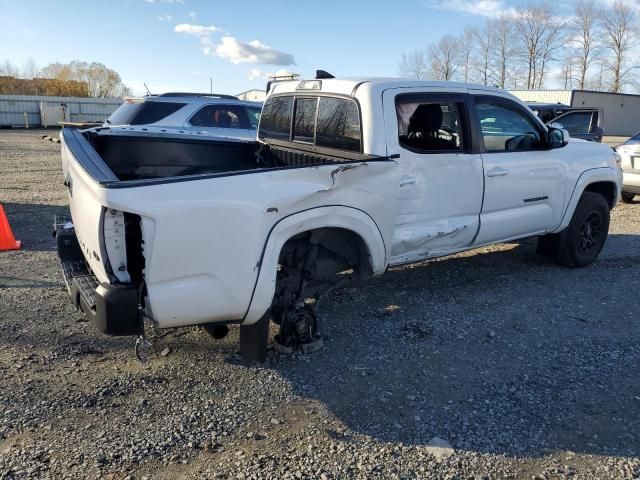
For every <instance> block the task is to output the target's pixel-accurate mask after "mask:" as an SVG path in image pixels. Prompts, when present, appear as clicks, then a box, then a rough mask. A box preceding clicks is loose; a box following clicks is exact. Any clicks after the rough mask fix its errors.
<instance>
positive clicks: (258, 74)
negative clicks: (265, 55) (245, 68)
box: [249, 68, 266, 80]
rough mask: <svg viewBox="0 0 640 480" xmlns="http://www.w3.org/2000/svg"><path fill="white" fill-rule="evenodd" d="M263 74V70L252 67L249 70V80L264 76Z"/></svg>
mask: <svg viewBox="0 0 640 480" xmlns="http://www.w3.org/2000/svg"><path fill="white" fill-rule="evenodd" d="M265 76H266V74H265V73H264V72H263V71H261V70H258V69H257V68H252V69H251V70H249V80H256V79H258V78H264V77H265Z"/></svg>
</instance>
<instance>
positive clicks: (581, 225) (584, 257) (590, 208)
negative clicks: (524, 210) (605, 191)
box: [555, 192, 609, 268]
mask: <svg viewBox="0 0 640 480" xmlns="http://www.w3.org/2000/svg"><path fill="white" fill-rule="evenodd" d="M608 233H609V205H608V203H607V201H606V200H605V199H604V197H603V196H602V195H600V194H598V193H593V192H584V193H583V194H582V197H580V201H579V202H578V205H577V206H576V209H575V211H574V212H573V217H572V218H571V222H570V223H569V226H568V227H567V228H566V229H564V230H563V231H562V232H560V233H559V234H558V235H557V241H558V248H557V250H556V255H555V257H556V261H557V262H558V263H559V264H561V265H564V266H566V267H572V268H580V267H586V266H587V265H589V264H591V263H593V261H594V260H595V259H596V258H597V257H598V255H599V254H600V252H601V251H602V248H603V247H604V243H605V241H606V240H607V235H608Z"/></svg>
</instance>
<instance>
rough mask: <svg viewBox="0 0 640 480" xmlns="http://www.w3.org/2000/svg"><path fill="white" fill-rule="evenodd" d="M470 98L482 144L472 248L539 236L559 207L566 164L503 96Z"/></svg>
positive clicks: (529, 117) (533, 122)
mask: <svg viewBox="0 0 640 480" xmlns="http://www.w3.org/2000/svg"><path fill="white" fill-rule="evenodd" d="M476 93H477V94H476V95H474V104H475V108H476V112H477V113H476V115H477V119H476V120H475V121H476V122H477V124H476V128H477V129H478V130H479V131H480V137H481V139H482V141H483V144H484V145H483V152H482V160H483V163H484V180H485V193H484V202H483V207H482V213H481V215H480V223H481V227H480V233H479V234H478V237H477V238H476V240H475V242H474V243H475V244H476V245H481V244H486V243H493V242H498V241H503V240H508V239H512V238H519V237H525V236H528V235H535V234H540V233H543V232H545V231H547V230H549V229H551V228H552V227H553V226H555V225H557V224H558V222H559V221H560V219H561V216H562V212H563V206H564V179H565V178H566V161H563V160H562V158H561V157H560V155H561V154H560V153H559V149H555V150H554V149H548V148H547V147H546V132H545V129H544V127H543V125H542V124H541V123H540V121H539V120H538V119H537V118H536V117H535V116H534V115H533V114H532V113H531V112H530V111H528V110H527V109H526V108H524V107H523V106H522V105H520V104H519V103H517V102H515V101H513V100H511V99H510V98H508V97H506V96H504V97H503V96H499V95H487V94H486V92H484V91H478V92H476Z"/></svg>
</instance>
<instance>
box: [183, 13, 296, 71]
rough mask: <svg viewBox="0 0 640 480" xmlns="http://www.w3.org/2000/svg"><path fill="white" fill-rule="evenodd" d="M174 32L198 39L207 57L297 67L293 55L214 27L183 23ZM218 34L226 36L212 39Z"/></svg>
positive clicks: (235, 61) (236, 62)
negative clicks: (217, 39) (245, 40)
mask: <svg viewBox="0 0 640 480" xmlns="http://www.w3.org/2000/svg"><path fill="white" fill-rule="evenodd" d="M174 31H175V32H176V33H182V34H185V35H193V36H195V37H197V38H198V39H199V40H200V44H201V45H202V51H203V52H204V54H205V55H215V56H217V57H220V58H223V59H225V60H228V61H230V62H231V63H234V64H239V63H258V64H263V65H295V60H294V59H293V55H291V54H289V53H285V52H282V51H280V50H276V49H275V48H272V47H270V46H268V45H265V44H263V43H261V42H260V41H258V40H252V41H250V42H243V41H240V40H238V39H237V38H235V37H231V36H228V34H227V32H225V31H224V30H222V29H220V28H218V27H216V26H214V25H210V26H204V25H193V24H190V23H181V24H179V25H176V26H175V27H174ZM216 33H219V34H223V35H225V36H223V37H222V38H221V39H220V40H219V41H214V39H213V38H212V37H213V35H214V34H216Z"/></svg>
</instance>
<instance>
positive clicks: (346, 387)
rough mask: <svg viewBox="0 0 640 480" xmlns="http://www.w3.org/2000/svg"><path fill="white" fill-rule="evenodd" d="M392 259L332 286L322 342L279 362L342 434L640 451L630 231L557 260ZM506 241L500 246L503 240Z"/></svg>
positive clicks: (528, 248) (638, 253)
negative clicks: (387, 265)
mask: <svg viewBox="0 0 640 480" xmlns="http://www.w3.org/2000/svg"><path fill="white" fill-rule="evenodd" d="M498 248H499V249H500V250H502V251H493V250H496V248H495V247H494V248H493V249H480V250H479V251H475V252H473V253H467V254H463V255H458V256H456V257H453V258H449V259H445V260H442V261H434V262H430V263H423V264H419V265H413V266H409V267H404V268H395V269H393V270H391V271H390V272H388V273H387V274H385V275H384V276H383V277H381V278H378V279H374V280H372V281H371V282H370V283H369V284H367V285H366V286H365V287H364V288H361V289H355V288H351V289H345V290H342V291H338V292H336V293H335V295H333V297H332V298H330V299H328V300H327V301H326V303H325V304H324V306H323V308H322V311H321V325H322V331H323V333H324V335H325V347H324V349H323V350H322V351H321V352H318V353H316V354H313V355H310V356H303V357H301V358H290V359H284V360H283V359H281V360H280V361H279V362H278V363H276V364H275V366H274V367H273V368H275V369H276V370H277V371H278V372H279V373H280V374H281V375H283V376H284V377H285V378H286V379H287V380H289V381H290V383H291V385H292V387H293V389H294V391H295V392H296V393H297V394H299V395H300V396H302V397H305V398H308V399H313V400H317V401H320V402H322V403H323V404H324V405H325V406H326V408H327V409H328V410H329V411H331V412H332V414H333V415H335V417H336V419H337V420H338V421H339V422H340V423H342V424H344V426H346V427H347V428H348V429H349V430H350V431H351V432H353V433H355V434H359V435H366V436H370V437H373V438H376V439H377V440H379V441H383V442H385V441H390V442H403V443H404V444H406V445H424V444H426V443H427V442H428V441H429V440H430V439H431V438H432V437H434V436H437V437H440V438H444V439H446V440H448V441H449V442H450V443H451V444H452V445H453V447H454V448H456V449H462V450H469V451H475V452H482V453H493V454H505V455H527V456H539V455H544V454H546V453H549V452H552V451H556V450H571V451H574V452H582V453H589V454H607V455H620V456H633V457H637V456H638V455H640V384H639V383H638V381H637V375H638V372H639V371H640V346H639V345H640V324H639V323H638V321H637V318H638V317H637V312H638V311H640V298H639V297H638V296H637V295H635V294H633V295H630V294H629V291H628V289H622V288H619V286H621V285H627V286H630V285H636V286H639V287H640V282H638V280H637V271H638V267H639V266H640V236H635V235H611V236H610V238H609V241H608V244H607V246H606V249H605V251H604V252H603V254H602V257H601V258H600V259H599V260H598V261H597V263H596V264H594V265H593V266H591V267H589V268H587V269H580V270H570V269H564V268H561V267H558V266H555V265H553V264H551V263H550V262H548V261H545V260H544V259H542V258H540V257H537V256H536V255H535V242H532V241H525V242H523V243H521V244H519V245H515V244H512V245H503V246H500V247H498ZM505 250H506V251H505Z"/></svg>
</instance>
